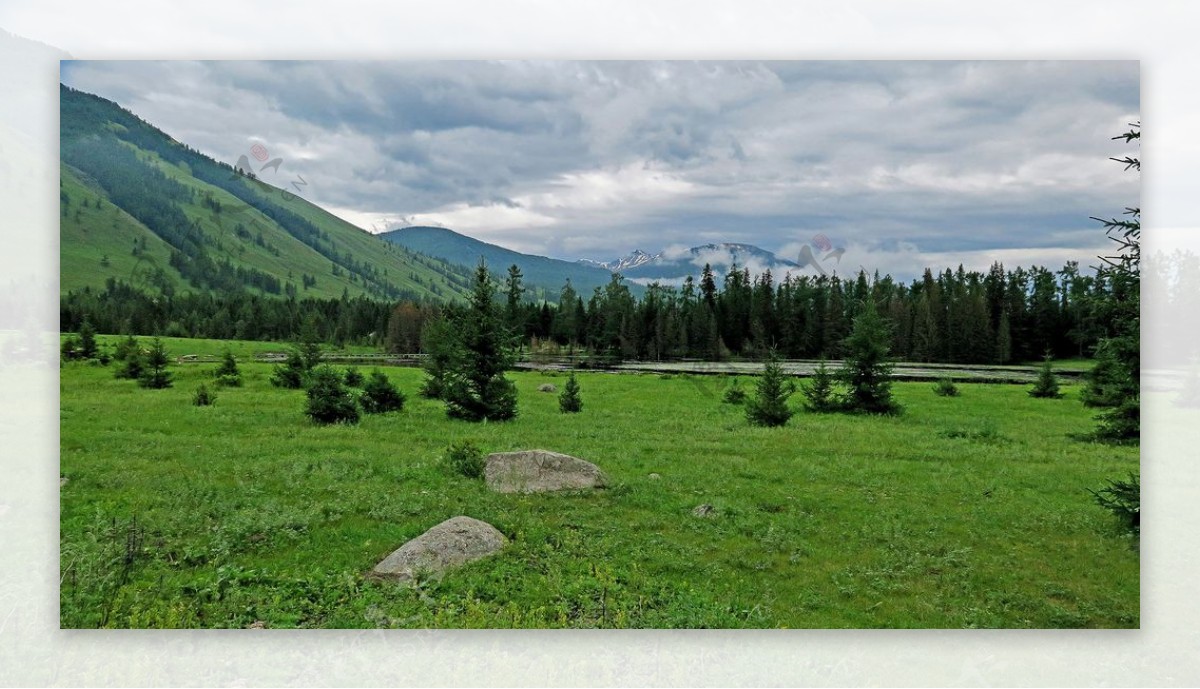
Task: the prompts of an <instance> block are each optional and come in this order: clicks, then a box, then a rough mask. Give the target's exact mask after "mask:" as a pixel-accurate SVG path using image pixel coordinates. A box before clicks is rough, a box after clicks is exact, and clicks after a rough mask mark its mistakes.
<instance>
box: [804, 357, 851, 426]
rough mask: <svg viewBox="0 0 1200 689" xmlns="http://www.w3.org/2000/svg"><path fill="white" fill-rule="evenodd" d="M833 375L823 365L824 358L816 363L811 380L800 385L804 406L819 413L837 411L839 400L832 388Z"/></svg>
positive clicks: (839, 406)
mask: <svg viewBox="0 0 1200 689" xmlns="http://www.w3.org/2000/svg"><path fill="white" fill-rule="evenodd" d="M833 385H834V375H833V373H832V372H831V371H830V370H829V368H828V367H827V366H826V365H825V360H824V359H822V360H821V363H820V364H818V365H817V369H816V371H814V372H813V377H812V380H810V381H809V382H808V383H806V384H803V385H801V386H800V391H801V393H802V394H803V395H804V408H805V409H807V410H808V411H811V412H817V413H820V414H823V413H827V412H832V411H837V410H838V409H840V408H841V406H842V405H841V401H840V400H839V399H838V396H837V394H836V392H835V391H834V388H833Z"/></svg>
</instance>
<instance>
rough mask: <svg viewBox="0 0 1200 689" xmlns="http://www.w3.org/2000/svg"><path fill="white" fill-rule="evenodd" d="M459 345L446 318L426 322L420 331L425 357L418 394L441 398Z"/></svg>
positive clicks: (452, 326) (456, 356)
mask: <svg viewBox="0 0 1200 689" xmlns="http://www.w3.org/2000/svg"><path fill="white" fill-rule="evenodd" d="M459 349H460V345H459V342H458V339H457V338H456V337H455V330H454V324H453V323H452V322H451V321H450V320H449V319H448V318H439V319H436V320H433V321H430V322H429V323H427V324H426V325H425V327H424V329H423V330H422V331H421V350H422V351H424V352H425V353H426V354H427V356H426V357H425V363H424V369H425V380H424V381H423V382H422V383H421V388H420V390H418V394H419V395H421V396H422V397H426V398H429V399H435V400H436V399H441V398H442V393H443V392H444V391H445V389H446V376H447V374H448V373H449V371H450V367H451V363H452V362H453V361H454V360H455V359H457V358H458V357H459Z"/></svg>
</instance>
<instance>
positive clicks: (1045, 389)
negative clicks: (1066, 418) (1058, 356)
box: [1029, 352, 1063, 399]
mask: <svg viewBox="0 0 1200 689" xmlns="http://www.w3.org/2000/svg"><path fill="white" fill-rule="evenodd" d="M1029 396H1030V397H1041V398H1046V399H1058V398H1060V397H1062V396H1063V395H1062V393H1061V392H1059V391H1058V378H1056V377H1055V376H1054V370H1053V368H1051V359H1050V354H1049V353H1048V352H1047V353H1046V356H1045V358H1044V359H1043V361H1042V367H1041V368H1040V369H1039V370H1038V377H1037V380H1036V381H1035V382H1034V384H1033V388H1032V389H1031V390H1030V391H1029Z"/></svg>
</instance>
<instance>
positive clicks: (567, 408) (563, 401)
mask: <svg viewBox="0 0 1200 689" xmlns="http://www.w3.org/2000/svg"><path fill="white" fill-rule="evenodd" d="M558 409H559V411H561V412H562V413H564V414H576V413H578V412H581V411H583V399H581V398H580V397H579V381H577V380H575V372H574V371H571V375H570V377H568V378H567V384H566V385H564V386H563V391H562V393H561V394H559V396H558Z"/></svg>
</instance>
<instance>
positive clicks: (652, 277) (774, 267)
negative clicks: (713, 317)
mask: <svg viewBox="0 0 1200 689" xmlns="http://www.w3.org/2000/svg"><path fill="white" fill-rule="evenodd" d="M581 263H582V261H581ZM587 263H589V264H592V265H595V266H600V267H604V268H607V269H609V270H613V271H616V272H619V273H621V275H623V276H625V277H626V278H628V279H629V280H630V281H631V282H634V283H638V284H650V283H651V282H655V281H659V282H663V283H678V282H681V281H682V280H683V279H684V278H686V277H687V276H689V275H691V276H693V277H697V278H698V277H699V275H700V272H701V271H702V270H703V269H704V265H705V264H706V263H707V264H709V265H711V266H712V269H713V272H714V273H716V274H718V275H724V274H725V273H727V272H728V271H729V268H730V266H732V265H734V264H736V265H737V266H738V268H739V269H740V268H749V269H750V272H751V274H758V273H761V272H762V271H763V270H765V269H767V268H769V269H770V270H771V272H772V273H774V274H775V275H777V276H782V275H783V274H784V273H786V272H789V271H790V272H792V273H794V274H798V273H800V271H801V270H802V269H803V266H802V265H801V264H800V263H797V262H795V261H791V260H788V259H785V258H780V257H779V256H778V255H776V254H774V253H772V252H770V251H767V250H766V249H761V248H759V247H757V246H754V245H752V244H734V243H722V244H704V245H702V246H694V247H692V248H690V249H668V250H665V251H660V252H659V253H656V254H648V253H646V252H644V251H641V250H637V251H634V252H633V253H631V254H629V255H627V256H625V257H623V258H619V259H615V260H612V261H603V262H601V261H588V262H587Z"/></svg>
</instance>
